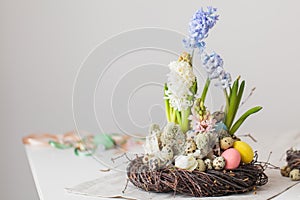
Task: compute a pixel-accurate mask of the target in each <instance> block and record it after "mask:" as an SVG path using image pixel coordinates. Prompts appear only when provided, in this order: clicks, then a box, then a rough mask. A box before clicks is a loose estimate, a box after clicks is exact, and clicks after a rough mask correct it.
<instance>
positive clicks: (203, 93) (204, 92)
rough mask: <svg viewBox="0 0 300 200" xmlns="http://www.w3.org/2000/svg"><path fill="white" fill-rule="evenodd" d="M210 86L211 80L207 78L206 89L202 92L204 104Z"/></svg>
mask: <svg viewBox="0 0 300 200" xmlns="http://www.w3.org/2000/svg"><path fill="white" fill-rule="evenodd" d="M209 85H210V79H209V78H207V79H206V82H205V85H204V88H203V91H202V94H201V100H202V102H203V103H205V99H206V95H207V91H208V88H209Z"/></svg>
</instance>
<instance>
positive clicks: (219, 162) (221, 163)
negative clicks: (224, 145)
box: [213, 156, 226, 170]
mask: <svg viewBox="0 0 300 200" xmlns="http://www.w3.org/2000/svg"><path fill="white" fill-rule="evenodd" d="M225 165H226V161H225V159H224V158H223V156H219V157H216V158H215V159H214V160H213V167H214V169H215V170H222V169H224V167H225Z"/></svg>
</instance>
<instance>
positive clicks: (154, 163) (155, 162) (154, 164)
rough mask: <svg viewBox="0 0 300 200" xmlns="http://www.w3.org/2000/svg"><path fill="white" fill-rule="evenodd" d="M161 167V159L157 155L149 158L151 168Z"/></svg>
mask: <svg viewBox="0 0 300 200" xmlns="http://www.w3.org/2000/svg"><path fill="white" fill-rule="evenodd" d="M159 167H160V160H159V159H158V158H156V157H153V158H151V159H150V160H149V168H150V169H151V170H158V169H159Z"/></svg>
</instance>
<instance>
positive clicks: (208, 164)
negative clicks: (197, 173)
mask: <svg viewBox="0 0 300 200" xmlns="http://www.w3.org/2000/svg"><path fill="white" fill-rule="evenodd" d="M204 163H205V166H206V168H207V169H212V168H213V165H212V164H213V163H212V161H211V159H209V158H206V159H205V160H204Z"/></svg>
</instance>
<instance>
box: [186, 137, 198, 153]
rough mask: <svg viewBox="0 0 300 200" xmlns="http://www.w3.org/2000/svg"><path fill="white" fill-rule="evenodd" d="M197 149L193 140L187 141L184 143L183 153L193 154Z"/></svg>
mask: <svg viewBox="0 0 300 200" xmlns="http://www.w3.org/2000/svg"><path fill="white" fill-rule="evenodd" d="M196 149H197V146H196V143H195V142H194V140H188V141H187V142H186V147H185V153H186V154H190V153H194V152H195V151H196Z"/></svg>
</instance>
